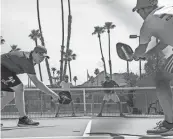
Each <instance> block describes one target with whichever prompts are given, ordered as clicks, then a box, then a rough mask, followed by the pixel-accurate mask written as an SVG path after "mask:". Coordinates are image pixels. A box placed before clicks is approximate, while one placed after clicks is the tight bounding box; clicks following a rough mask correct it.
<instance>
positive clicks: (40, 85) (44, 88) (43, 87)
mask: <svg viewBox="0 0 173 139" xmlns="http://www.w3.org/2000/svg"><path fill="white" fill-rule="evenodd" d="M28 76H29V78H30V79H31V81H32V82H33V83H34V84H35V86H36V87H37V88H39V89H40V90H41V91H43V92H44V93H47V94H49V95H51V96H52V97H53V98H54V99H55V100H58V99H59V96H58V95H57V94H56V93H55V92H53V91H52V90H51V89H49V88H48V87H47V86H46V85H44V84H43V83H42V82H41V81H39V80H38V78H37V76H36V75H34V74H28Z"/></svg>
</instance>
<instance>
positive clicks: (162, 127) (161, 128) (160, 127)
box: [147, 120, 173, 134]
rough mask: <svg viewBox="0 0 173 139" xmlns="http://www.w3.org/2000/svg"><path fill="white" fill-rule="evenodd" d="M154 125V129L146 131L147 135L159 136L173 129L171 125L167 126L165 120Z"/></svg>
mask: <svg viewBox="0 0 173 139" xmlns="http://www.w3.org/2000/svg"><path fill="white" fill-rule="evenodd" d="M156 124H157V126H156V127H154V128H153V129H151V130H147V134H161V133H166V132H168V131H169V130H171V129H172V128H173V124H169V123H168V122H166V121H165V120H164V121H160V122H158V123H156ZM171 127H172V128H171Z"/></svg>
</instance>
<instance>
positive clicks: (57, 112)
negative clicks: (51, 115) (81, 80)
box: [55, 104, 61, 117]
mask: <svg viewBox="0 0 173 139" xmlns="http://www.w3.org/2000/svg"><path fill="white" fill-rule="evenodd" d="M60 108H61V104H55V117H58V116H59V111H60Z"/></svg>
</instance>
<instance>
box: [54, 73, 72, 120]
mask: <svg viewBox="0 0 173 139" xmlns="http://www.w3.org/2000/svg"><path fill="white" fill-rule="evenodd" d="M60 86H61V88H62V89H63V91H68V92H70V87H71V86H72V83H71V82H69V81H68V75H65V76H64V81H62V82H61V83H60ZM71 106H72V111H73V112H72V116H75V112H74V104H73V101H71ZM60 108H61V104H59V105H58V107H56V115H55V117H58V116H59V111H60Z"/></svg>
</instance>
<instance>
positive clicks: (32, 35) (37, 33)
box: [29, 29, 43, 81]
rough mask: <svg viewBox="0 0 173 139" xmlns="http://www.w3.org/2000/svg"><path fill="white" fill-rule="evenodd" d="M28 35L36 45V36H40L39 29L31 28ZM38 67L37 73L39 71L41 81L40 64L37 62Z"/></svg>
mask: <svg viewBox="0 0 173 139" xmlns="http://www.w3.org/2000/svg"><path fill="white" fill-rule="evenodd" d="M29 37H30V38H31V39H32V40H33V41H34V42H35V46H37V45H38V43H37V40H38V38H40V37H41V35H40V31H39V29H37V30H35V29H33V30H31V34H29ZM38 68H39V73H40V80H41V81H43V78H42V72H41V65H40V64H38Z"/></svg>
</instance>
